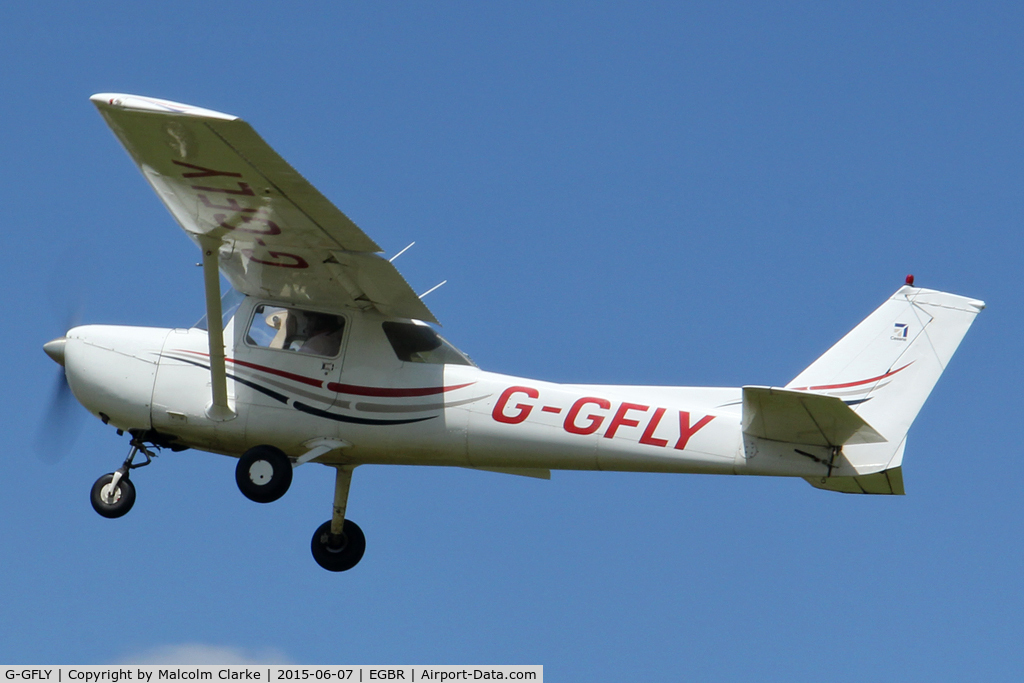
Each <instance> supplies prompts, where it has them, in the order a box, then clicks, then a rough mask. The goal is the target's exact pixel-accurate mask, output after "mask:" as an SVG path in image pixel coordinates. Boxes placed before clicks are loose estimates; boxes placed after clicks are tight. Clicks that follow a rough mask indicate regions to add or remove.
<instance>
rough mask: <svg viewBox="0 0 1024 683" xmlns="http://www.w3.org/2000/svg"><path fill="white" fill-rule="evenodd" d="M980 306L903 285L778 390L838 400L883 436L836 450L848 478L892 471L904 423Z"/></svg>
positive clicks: (898, 457) (906, 427)
mask: <svg viewBox="0 0 1024 683" xmlns="http://www.w3.org/2000/svg"><path fill="white" fill-rule="evenodd" d="M983 308H985V304H984V302H981V301H977V300H975V299H969V298H967V297H962V296H957V295H955V294H948V293H946V292H938V291H935V290H931V289H921V288H916V287H912V286H910V285H906V286H904V287H901V288H900V289H899V290H898V291H897V292H896V293H895V294H893V295H892V297H890V298H889V300H888V301H886V302H885V303H884V304H882V305H881V306H880V307H879V308H878V309H877V310H875V312H874V313H872V314H871V315H869V316H868V317H867V318H866V319H865V320H864V321H863V322H862V323H861V324H860V325H858V326H857V327H855V328H854V329H853V330H852V331H851V332H850V333H849V334H847V335H846V336H845V337H843V338H842V339H840V340H839V341H838V342H837V343H836V344H835V346H833V347H832V348H831V349H829V350H828V351H826V352H825V354H824V355H823V356H822V357H821V358H819V359H818V360H816V361H814V363H812V364H811V366H810V367H808V368H807V369H806V370H804V371H803V372H801V373H800V374H799V375H798V376H797V377H796V378H795V379H794V380H793V381H792V382H790V383H789V384H787V385H786V388H787V389H792V390H797V391H807V392H814V393H817V394H826V395H828V396H835V397H838V398H840V399H842V401H843V402H845V403H846V404H847V405H848V406H850V407H851V408H852V409H853V410H854V411H856V413H857V414H858V415H859V416H860V417H861V418H863V419H864V421H866V422H867V423H868V424H870V425H871V426H872V427H873V428H874V429H875V430H877V431H878V433H879V434H881V435H882V436H883V437H884V438H885V440H886V443H876V444H862V445H848V446H846V447H845V448H844V450H843V453H844V455H845V456H846V460H847V461H848V462H849V463H850V465H851V466H852V467H853V470H854V471H853V472H850V474H858V475H864V474H871V473H873V472H880V471H882V470H885V469H889V468H891V467H897V466H899V464H900V462H902V453H903V448H902V445H903V442H904V439H905V437H906V435H907V431H908V430H909V429H910V425H911V423H912V422H913V421H914V418H916V417H917V414H918V412H919V411H920V410H921V406H923V405H924V402H925V399H927V398H928V394H930V393H931V391H932V387H934V386H935V383H936V382H937V381H938V379H939V375H941V374H942V371H943V370H945V369H946V365H947V364H948V363H949V359H950V358H951V357H952V356H953V352H955V351H956V349H957V347H958V346H959V345H960V341H961V340H962V339H963V337H964V335H965V334H966V333H967V330H968V328H969V327H970V326H971V323H973V322H974V318H975V317H976V316H977V315H978V313H979V312H980V311H981V310H982V309H983ZM897 460H899V461H900V462H897Z"/></svg>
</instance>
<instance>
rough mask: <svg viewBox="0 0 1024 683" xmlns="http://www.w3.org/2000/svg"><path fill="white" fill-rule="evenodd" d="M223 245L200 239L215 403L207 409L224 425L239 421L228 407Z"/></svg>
mask: <svg viewBox="0 0 1024 683" xmlns="http://www.w3.org/2000/svg"><path fill="white" fill-rule="evenodd" d="M220 245H221V241H220V240H219V239H217V238H214V237H209V236H208V235H203V236H201V237H200V238H199V246H200V248H201V249H202V250H203V285H204V288H205V289H206V328H207V332H208V333H209V337H210V388H211V389H212V392H213V403H211V404H210V407H209V408H207V409H206V415H207V417H209V418H210V419H211V420H216V421H218V422H223V421H225V420H231V419H233V418H234V417H235V413H234V411H233V410H231V407H230V406H228V380H227V371H226V370H225V369H224V323H223V321H224V314H223V312H222V311H221V307H220V268H219V267H218V263H217V261H218V255H219V252H220Z"/></svg>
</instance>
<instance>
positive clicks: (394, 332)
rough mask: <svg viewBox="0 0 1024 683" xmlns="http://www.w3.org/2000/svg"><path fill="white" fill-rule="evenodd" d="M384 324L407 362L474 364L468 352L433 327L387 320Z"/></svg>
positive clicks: (402, 357)
mask: <svg viewBox="0 0 1024 683" xmlns="http://www.w3.org/2000/svg"><path fill="white" fill-rule="evenodd" d="M382 326H383V327H384V334H385V335H387V338H388V341H389V342H391V348H392V349H394V350H395V355H396V356H398V360H401V361H405V362H406V363H432V364H437V365H443V364H445V363H447V364H449V365H473V361H471V360H469V358H468V357H467V356H466V354H464V353H462V352H461V351H459V350H458V349H457V348H455V347H454V346H452V345H451V344H449V343H448V341H447V340H445V338H444V337H442V336H441V335H439V334H438V333H437V332H434V330H433V328H430V327H427V326H426V325H416V324H415V323H399V322H386V323H382Z"/></svg>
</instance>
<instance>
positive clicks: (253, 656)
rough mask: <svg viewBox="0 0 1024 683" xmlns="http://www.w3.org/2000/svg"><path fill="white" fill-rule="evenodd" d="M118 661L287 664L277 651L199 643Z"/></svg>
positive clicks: (143, 652) (128, 662)
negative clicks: (251, 649)
mask: <svg viewBox="0 0 1024 683" xmlns="http://www.w3.org/2000/svg"><path fill="white" fill-rule="evenodd" d="M118 663H119V664H289V663H291V660H290V659H289V658H288V656H287V655H285V654H284V653H283V652H281V651H280V650H275V649H265V650H258V651H250V650H243V649H242V648H237V647H219V646H217V645H203V644H201V643H183V644H181V645H162V646H159V647H154V648H151V649H149V650H143V651H142V652H137V653H134V654H130V655H127V656H126V657H124V658H123V659H122V660H121V661H120V662H118Z"/></svg>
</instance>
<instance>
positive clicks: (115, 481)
mask: <svg viewBox="0 0 1024 683" xmlns="http://www.w3.org/2000/svg"><path fill="white" fill-rule="evenodd" d="M139 453H142V454H143V455H144V456H145V457H146V462H140V463H136V462H135V456H136V455H138V454H139ZM155 457H156V453H154V452H153V451H151V450H149V449H148V448H146V444H144V443H143V442H142V440H141V439H140V438H139V437H137V436H133V437H132V440H131V450H130V451H128V457H127V458H125V459H124V464H123V465H121V467H119V468H118V469H117V470H116V471H114V472H111V473H110V474H104V475H103V476H102V477H100V478H99V479H97V480H96V483H95V484H93V485H92V493H91V495H90V496H89V500H90V502H91V503H92V508H93V509H94V510H95V511H96V512H97V513H99V514H100V515H101V516H103V517H106V518H108V519H115V518H117V517H122V516H124V515H126V514H128V511H129V510H131V509H132V506H133V505H135V485H134V484H133V483H132V482H131V480H130V479H129V477H128V473H129V472H131V471H132V470H134V469H138V468H139V467H145V466H146V465H148V464H150V463H151V462H153V458H155Z"/></svg>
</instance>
